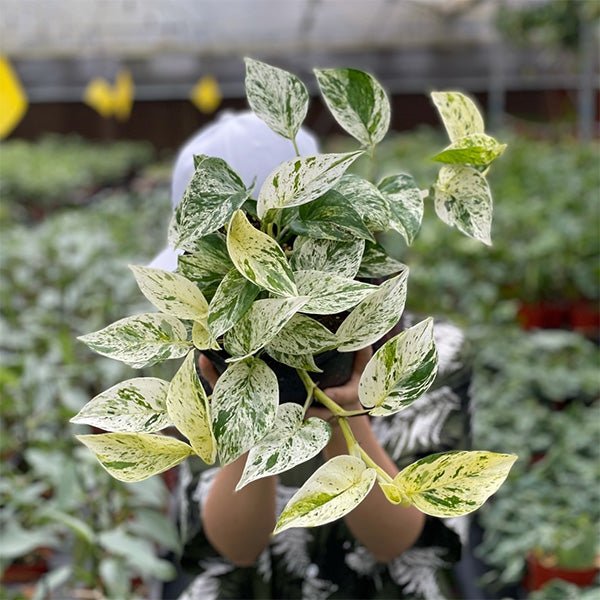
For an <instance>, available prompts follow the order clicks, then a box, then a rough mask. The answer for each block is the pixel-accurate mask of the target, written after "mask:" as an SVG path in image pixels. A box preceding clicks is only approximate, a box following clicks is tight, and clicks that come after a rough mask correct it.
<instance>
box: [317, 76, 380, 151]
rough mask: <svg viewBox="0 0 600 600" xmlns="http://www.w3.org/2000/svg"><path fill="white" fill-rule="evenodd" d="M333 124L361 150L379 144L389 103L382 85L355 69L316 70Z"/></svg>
mask: <svg viewBox="0 0 600 600" xmlns="http://www.w3.org/2000/svg"><path fill="white" fill-rule="evenodd" d="M314 72H315V75H316V77H317V81H318V83H319V88H320V89H321V94H322V96H323V98H324V99H325V102H326V103H327V106H328V107H329V110H330V111H331V114H332V115H333V116H334V118H335V120H336V121H337V122H338V123H339V124H340V125H341V126H342V127H343V128H344V130H346V131H347V132H348V133H349V134H350V135H351V136H352V137H353V138H355V139H357V140H358V141H359V142H360V143H361V144H362V145H363V146H374V145H375V144H378V143H379V142H380V141H381V140H382V139H383V138H384V136H385V134H386V133H387V130H388V127H389V126H390V103H389V100H388V98H387V96H386V94H385V90H384V89H383V87H381V84H380V83H379V82H378V81H377V80H376V79H375V78H374V77H373V76H372V75H370V74H369V73H365V72H364V71H358V70H356V69H315V71H314Z"/></svg>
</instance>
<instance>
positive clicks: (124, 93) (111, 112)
mask: <svg viewBox="0 0 600 600" xmlns="http://www.w3.org/2000/svg"><path fill="white" fill-rule="evenodd" d="M134 92H135V86H134V85H133V78H132V77H131V73H130V72H129V71H127V70H121V71H119V73H118V74H117V77H116V79H115V84H114V86H111V85H110V83H108V82H107V81H106V79H101V78H96V79H93V80H92V81H90V83H89V84H88V86H87V87H86V88H85V92H84V95H83V101H84V102H85V103H86V104H87V105H88V106H91V107H92V108H93V109H94V110H95V111H96V112H98V113H99V114H100V115H102V116H103V117H104V118H105V119H107V118H109V117H113V116H114V117H115V118H116V119H118V120H119V121H126V120H127V119H128V118H129V115H130V114H131V107H132V105H133V96H134Z"/></svg>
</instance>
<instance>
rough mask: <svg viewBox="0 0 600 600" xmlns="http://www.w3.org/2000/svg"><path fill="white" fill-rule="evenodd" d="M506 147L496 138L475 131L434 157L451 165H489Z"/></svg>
mask: <svg viewBox="0 0 600 600" xmlns="http://www.w3.org/2000/svg"><path fill="white" fill-rule="evenodd" d="M505 149H506V144H500V143H499V142H498V141H497V140H496V139H494V138H493V137H490V136H489V135H486V134H485V133H473V134H471V135H467V136H465V137H462V138H459V139H457V140H456V141H454V142H452V144H450V146H448V147H447V148H444V150H442V151H441V152H440V153H439V154H436V155H435V156H434V157H433V160H437V161H438V162H443V163H448V164H451V165H456V164H459V165H473V166H476V167H479V166H487V165H489V164H490V163H492V162H493V161H495V160H496V159H497V158H498V157H499V156H500V155H501V154H502V153H503V152H504V150H505Z"/></svg>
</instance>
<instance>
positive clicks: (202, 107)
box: [190, 75, 223, 114]
mask: <svg viewBox="0 0 600 600" xmlns="http://www.w3.org/2000/svg"><path fill="white" fill-rule="evenodd" d="M190 99H191V101H192V102H193V103H194V106H195V107H196V108H197V109H198V110H199V111H200V112H203V113H206V114H211V113H214V112H215V110H217V108H219V105H220V104H221V100H222V99H223V97H222V96H221V90H220V89H219V84H218V83H217V80H216V79H215V78H214V77H213V76H212V75H207V76H206V77H203V78H202V79H200V81H198V83H197V84H196V85H195V86H194V87H193V89H192V92H191V94H190Z"/></svg>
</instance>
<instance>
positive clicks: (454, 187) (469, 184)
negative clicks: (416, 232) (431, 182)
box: [434, 166, 493, 246]
mask: <svg viewBox="0 0 600 600" xmlns="http://www.w3.org/2000/svg"><path fill="white" fill-rule="evenodd" d="M434 200H435V212H436V213H437V215H438V217H439V218H440V219H441V220H442V221H444V223H446V224H448V225H451V226H454V227H456V228H457V229H458V230H459V231H461V232H462V233H464V234H465V235H468V236H469V237H472V238H475V239H476V240H479V241H480V242H483V243H484V244H487V245H488V246H489V245H491V244H492V240H491V237H490V236H491V228H492V208H493V206H492V194H491V192H490V188H489V186H488V183H487V181H486V179H485V177H484V176H483V175H482V174H481V173H480V172H479V171H477V170H476V169H474V168H473V167H454V166H452V167H442V168H441V169H440V172H439V175H438V179H437V182H436V184H435V197H434Z"/></svg>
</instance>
